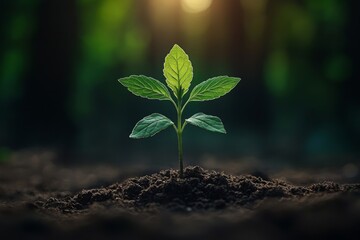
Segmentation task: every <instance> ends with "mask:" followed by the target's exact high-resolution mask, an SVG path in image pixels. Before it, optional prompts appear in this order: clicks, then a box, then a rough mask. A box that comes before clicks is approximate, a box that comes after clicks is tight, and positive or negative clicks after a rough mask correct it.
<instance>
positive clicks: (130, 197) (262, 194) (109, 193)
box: [36, 166, 360, 213]
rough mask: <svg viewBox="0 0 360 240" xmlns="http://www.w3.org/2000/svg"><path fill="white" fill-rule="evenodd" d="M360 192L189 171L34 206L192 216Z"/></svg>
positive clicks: (326, 185)
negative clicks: (270, 201)
mask: <svg viewBox="0 0 360 240" xmlns="http://www.w3.org/2000/svg"><path fill="white" fill-rule="evenodd" d="M336 192H337V193H340V192H343V193H344V192H346V193H348V192H353V193H356V194H359V193H360V184H357V185H340V184H336V183H332V182H324V183H317V184H313V185H310V186H294V185H291V184H289V183H286V182H283V181H280V180H271V179H267V178H265V179H264V178H262V177H260V176H253V175H241V176H233V175H228V174H225V173H223V172H217V171H207V170H204V169H202V168H201V167H198V166H195V167H187V168H186V169H185V170H184V177H183V178H179V175H178V171H176V170H164V171H160V172H159V173H155V174H152V175H146V176H143V177H136V178H129V179H127V180H126V181H124V182H122V183H117V184H113V185H110V186H108V187H103V188H98V189H90V190H83V191H81V192H79V193H78V194H76V195H68V196H65V197H60V198H49V199H47V200H44V201H38V202H37V203H36V206H38V207H40V208H45V209H57V210H61V211H62V212H65V213H72V212H77V211H83V210H86V209H89V208H90V207H91V206H93V205H101V206H103V207H104V206H105V207H112V208H121V209H127V210H134V211H143V210H154V209H155V210H156V209H167V210H170V211H179V212H192V211H204V210H206V211H209V210H218V209H224V208H227V207H245V208H253V207H255V206H256V204H257V203H259V202H261V200H264V199H268V198H273V199H284V198H286V199H291V198H301V197H304V196H308V195H314V194H320V193H336Z"/></svg>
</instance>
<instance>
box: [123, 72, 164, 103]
mask: <svg viewBox="0 0 360 240" xmlns="http://www.w3.org/2000/svg"><path fill="white" fill-rule="evenodd" d="M118 81H119V82H120V83H121V84H122V85H123V86H125V87H126V88H127V89H128V90H129V91H130V92H132V93H133V94H134V95H136V96H139V97H143V98H148V99H158V100H171V96H170V93H169V90H168V89H167V88H166V86H165V85H164V84H162V83H161V82H160V81H158V80H156V79H154V78H151V77H146V76H143V75H131V76H129V77H125V78H120V79H119V80H118Z"/></svg>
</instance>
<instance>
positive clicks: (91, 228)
mask: <svg viewBox="0 0 360 240" xmlns="http://www.w3.org/2000/svg"><path fill="white" fill-rule="evenodd" d="M53 158H54V156H53V155H52V153H51V152H40V153H36V154H35V153H27V152H24V153H19V154H17V155H15V156H13V157H12V159H11V161H9V162H8V163H4V164H2V165H0V232H1V233H2V235H3V236H7V237H8V238H7V239H10V238H11V239H16V238H22V237H27V238H30V237H32V238H35V239H39V238H43V239H64V238H65V239H69V238H70V239H83V238H84V239H85V238H87V239H100V238H101V237H107V238H109V239H119V238H123V239H184V238H185V239H239V238H241V237H242V238H244V239H290V238H291V239H304V238H306V239H322V238H327V239H358V236H359V234H360V230H359V227H358V224H359V222H360V198H359V197H360V184H356V183H351V184H348V183H345V182H346V181H345V182H344V180H341V178H340V177H336V176H337V175H336V174H335V175H334V174H332V173H329V174H328V176H329V177H328V178H326V177H324V179H323V180H327V181H323V180H321V181H320V182H313V180H314V179H313V178H312V177H310V176H308V175H306V173H302V174H300V173H298V172H292V173H291V176H292V177H293V181H292V183H290V182H289V181H287V179H289V178H290V179H291V176H286V174H285V173H283V174H281V173H277V174H273V175H274V176H277V178H274V177H273V176H272V175H268V174H265V173H264V172H259V171H254V172H252V174H234V173H233V174H227V173H224V172H223V171H219V170H217V171H215V170H204V169H203V168H201V167H198V166H194V167H187V168H186V169H185V174H184V178H182V179H181V178H179V177H178V173H177V171H176V170H162V171H155V170H154V171H150V172H146V171H144V168H139V167H138V168H131V169H130V168H129V169H124V168H114V167H112V166H88V167H61V166H59V165H57V164H55V163H54V161H53ZM232 170H234V167H232ZM233 172H236V170H235V171H233ZM296 173H297V175H298V176H302V177H301V178H298V179H297V181H296V180H294V179H296V178H295V177H294V176H297V175H296ZM132 176H137V177H132ZM282 176H283V177H282ZM284 176H285V177H284ZM307 176H308V177H307ZM321 176H326V174H325V175H324V174H323V175H321ZM279 179H281V180H279ZM331 179H335V180H337V182H341V184H339V183H335V182H333V181H330V180H331Z"/></svg>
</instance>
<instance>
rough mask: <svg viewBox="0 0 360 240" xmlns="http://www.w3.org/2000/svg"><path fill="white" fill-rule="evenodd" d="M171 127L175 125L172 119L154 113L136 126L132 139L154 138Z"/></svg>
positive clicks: (131, 135)
mask: <svg viewBox="0 0 360 240" xmlns="http://www.w3.org/2000/svg"><path fill="white" fill-rule="evenodd" d="M171 125H174V123H173V122H172V121H171V120H170V119H168V118H167V117H165V116H164V115H161V114H159V113H153V114H151V115H149V116H146V117H144V118H143V119H141V120H140V121H139V122H138V123H137V124H136V125H135V127H134V129H133V130H132V132H131V134H130V138H147V137H152V136H154V135H155V134H157V133H158V132H160V131H162V130H164V129H166V128H167V127H169V126H171Z"/></svg>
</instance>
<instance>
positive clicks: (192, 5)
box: [181, 0, 213, 13]
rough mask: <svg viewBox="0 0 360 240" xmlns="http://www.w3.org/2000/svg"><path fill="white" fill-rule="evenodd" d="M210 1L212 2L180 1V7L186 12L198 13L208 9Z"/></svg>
mask: <svg viewBox="0 0 360 240" xmlns="http://www.w3.org/2000/svg"><path fill="white" fill-rule="evenodd" d="M212 1H213V0H182V1H181V6H182V8H183V9H184V11H186V12H189V13H198V12H202V11H205V10H206V9H208V8H209V7H210V5H211V3H212Z"/></svg>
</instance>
